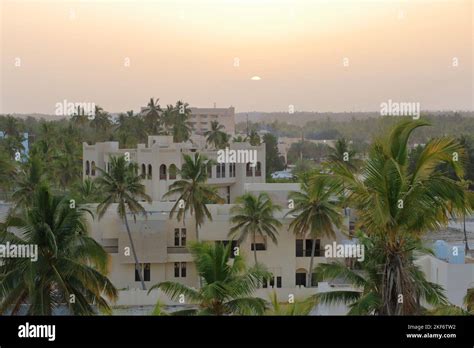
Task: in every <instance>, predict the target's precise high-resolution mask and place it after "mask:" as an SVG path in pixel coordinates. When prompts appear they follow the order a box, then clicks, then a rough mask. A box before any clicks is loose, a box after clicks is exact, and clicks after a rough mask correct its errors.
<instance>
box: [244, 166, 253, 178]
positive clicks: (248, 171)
mask: <svg viewBox="0 0 474 348" xmlns="http://www.w3.org/2000/svg"><path fill="white" fill-rule="evenodd" d="M245 169H246V172H247V176H252V166H251V165H250V163H247V166H246V167H245Z"/></svg>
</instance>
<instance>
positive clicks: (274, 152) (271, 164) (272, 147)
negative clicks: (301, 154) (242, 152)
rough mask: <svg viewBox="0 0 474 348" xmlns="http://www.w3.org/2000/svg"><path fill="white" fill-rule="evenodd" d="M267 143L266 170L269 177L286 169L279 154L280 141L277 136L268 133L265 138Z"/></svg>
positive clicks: (264, 140)
mask: <svg viewBox="0 0 474 348" xmlns="http://www.w3.org/2000/svg"><path fill="white" fill-rule="evenodd" d="M263 142H264V143H265V168H266V171H267V175H270V174H271V173H273V172H276V171H279V170H283V168H284V167H285V166H284V164H283V161H282V160H281V158H280V154H279V153H278V139H277V137H276V136H275V135H273V134H270V133H266V134H265V135H264V136H263Z"/></svg>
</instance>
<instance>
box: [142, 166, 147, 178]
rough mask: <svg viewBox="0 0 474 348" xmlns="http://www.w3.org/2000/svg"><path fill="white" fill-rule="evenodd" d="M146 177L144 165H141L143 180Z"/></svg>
mask: <svg viewBox="0 0 474 348" xmlns="http://www.w3.org/2000/svg"><path fill="white" fill-rule="evenodd" d="M145 177H146V165H145V164H144V163H142V178H143V179H145Z"/></svg>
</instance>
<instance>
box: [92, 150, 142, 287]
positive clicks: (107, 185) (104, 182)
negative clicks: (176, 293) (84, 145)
mask: <svg viewBox="0 0 474 348" xmlns="http://www.w3.org/2000/svg"><path fill="white" fill-rule="evenodd" d="M109 166H110V167H109V168H110V173H108V172H106V171H104V170H102V169H101V168H97V169H98V170H99V171H100V172H101V174H102V175H101V176H99V177H98V178H97V179H96V180H97V184H98V185H99V187H100V188H101V190H102V193H103V195H104V199H103V200H102V202H101V203H100V204H99V205H98V206H97V212H98V214H99V219H100V218H102V217H103V216H104V214H105V212H106V211H107V209H108V208H109V207H110V205H111V204H112V203H118V204H117V213H118V215H119V217H120V218H121V219H122V220H123V222H124V223H125V228H126V229H127V234H128V239H129V242H130V247H131V249H132V254H133V257H134V259H135V270H136V271H137V273H138V276H139V279H140V282H141V284H142V288H143V290H146V287H145V282H144V281H143V277H142V274H141V270H140V263H139V262H138V257H137V253H136V252H135V246H134V244H133V239H132V234H131V232H130V226H129V225H128V218H127V211H129V212H130V213H131V214H132V215H133V219H134V220H135V219H136V215H137V214H144V215H146V210H145V208H143V206H142V205H141V204H140V203H139V202H138V200H137V199H145V200H146V201H148V202H151V198H150V196H148V195H147V194H146V193H145V186H144V185H143V184H142V183H141V176H140V175H138V174H137V173H138V167H137V164H136V163H130V162H127V161H126V159H125V157H124V156H120V157H113V156H112V157H110V164H109Z"/></svg>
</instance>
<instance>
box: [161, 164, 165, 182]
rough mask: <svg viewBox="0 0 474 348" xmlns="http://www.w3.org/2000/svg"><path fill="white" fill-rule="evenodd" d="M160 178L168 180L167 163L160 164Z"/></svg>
mask: <svg viewBox="0 0 474 348" xmlns="http://www.w3.org/2000/svg"><path fill="white" fill-rule="evenodd" d="M160 180H166V165H164V164H162V165H161V166H160Z"/></svg>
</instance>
